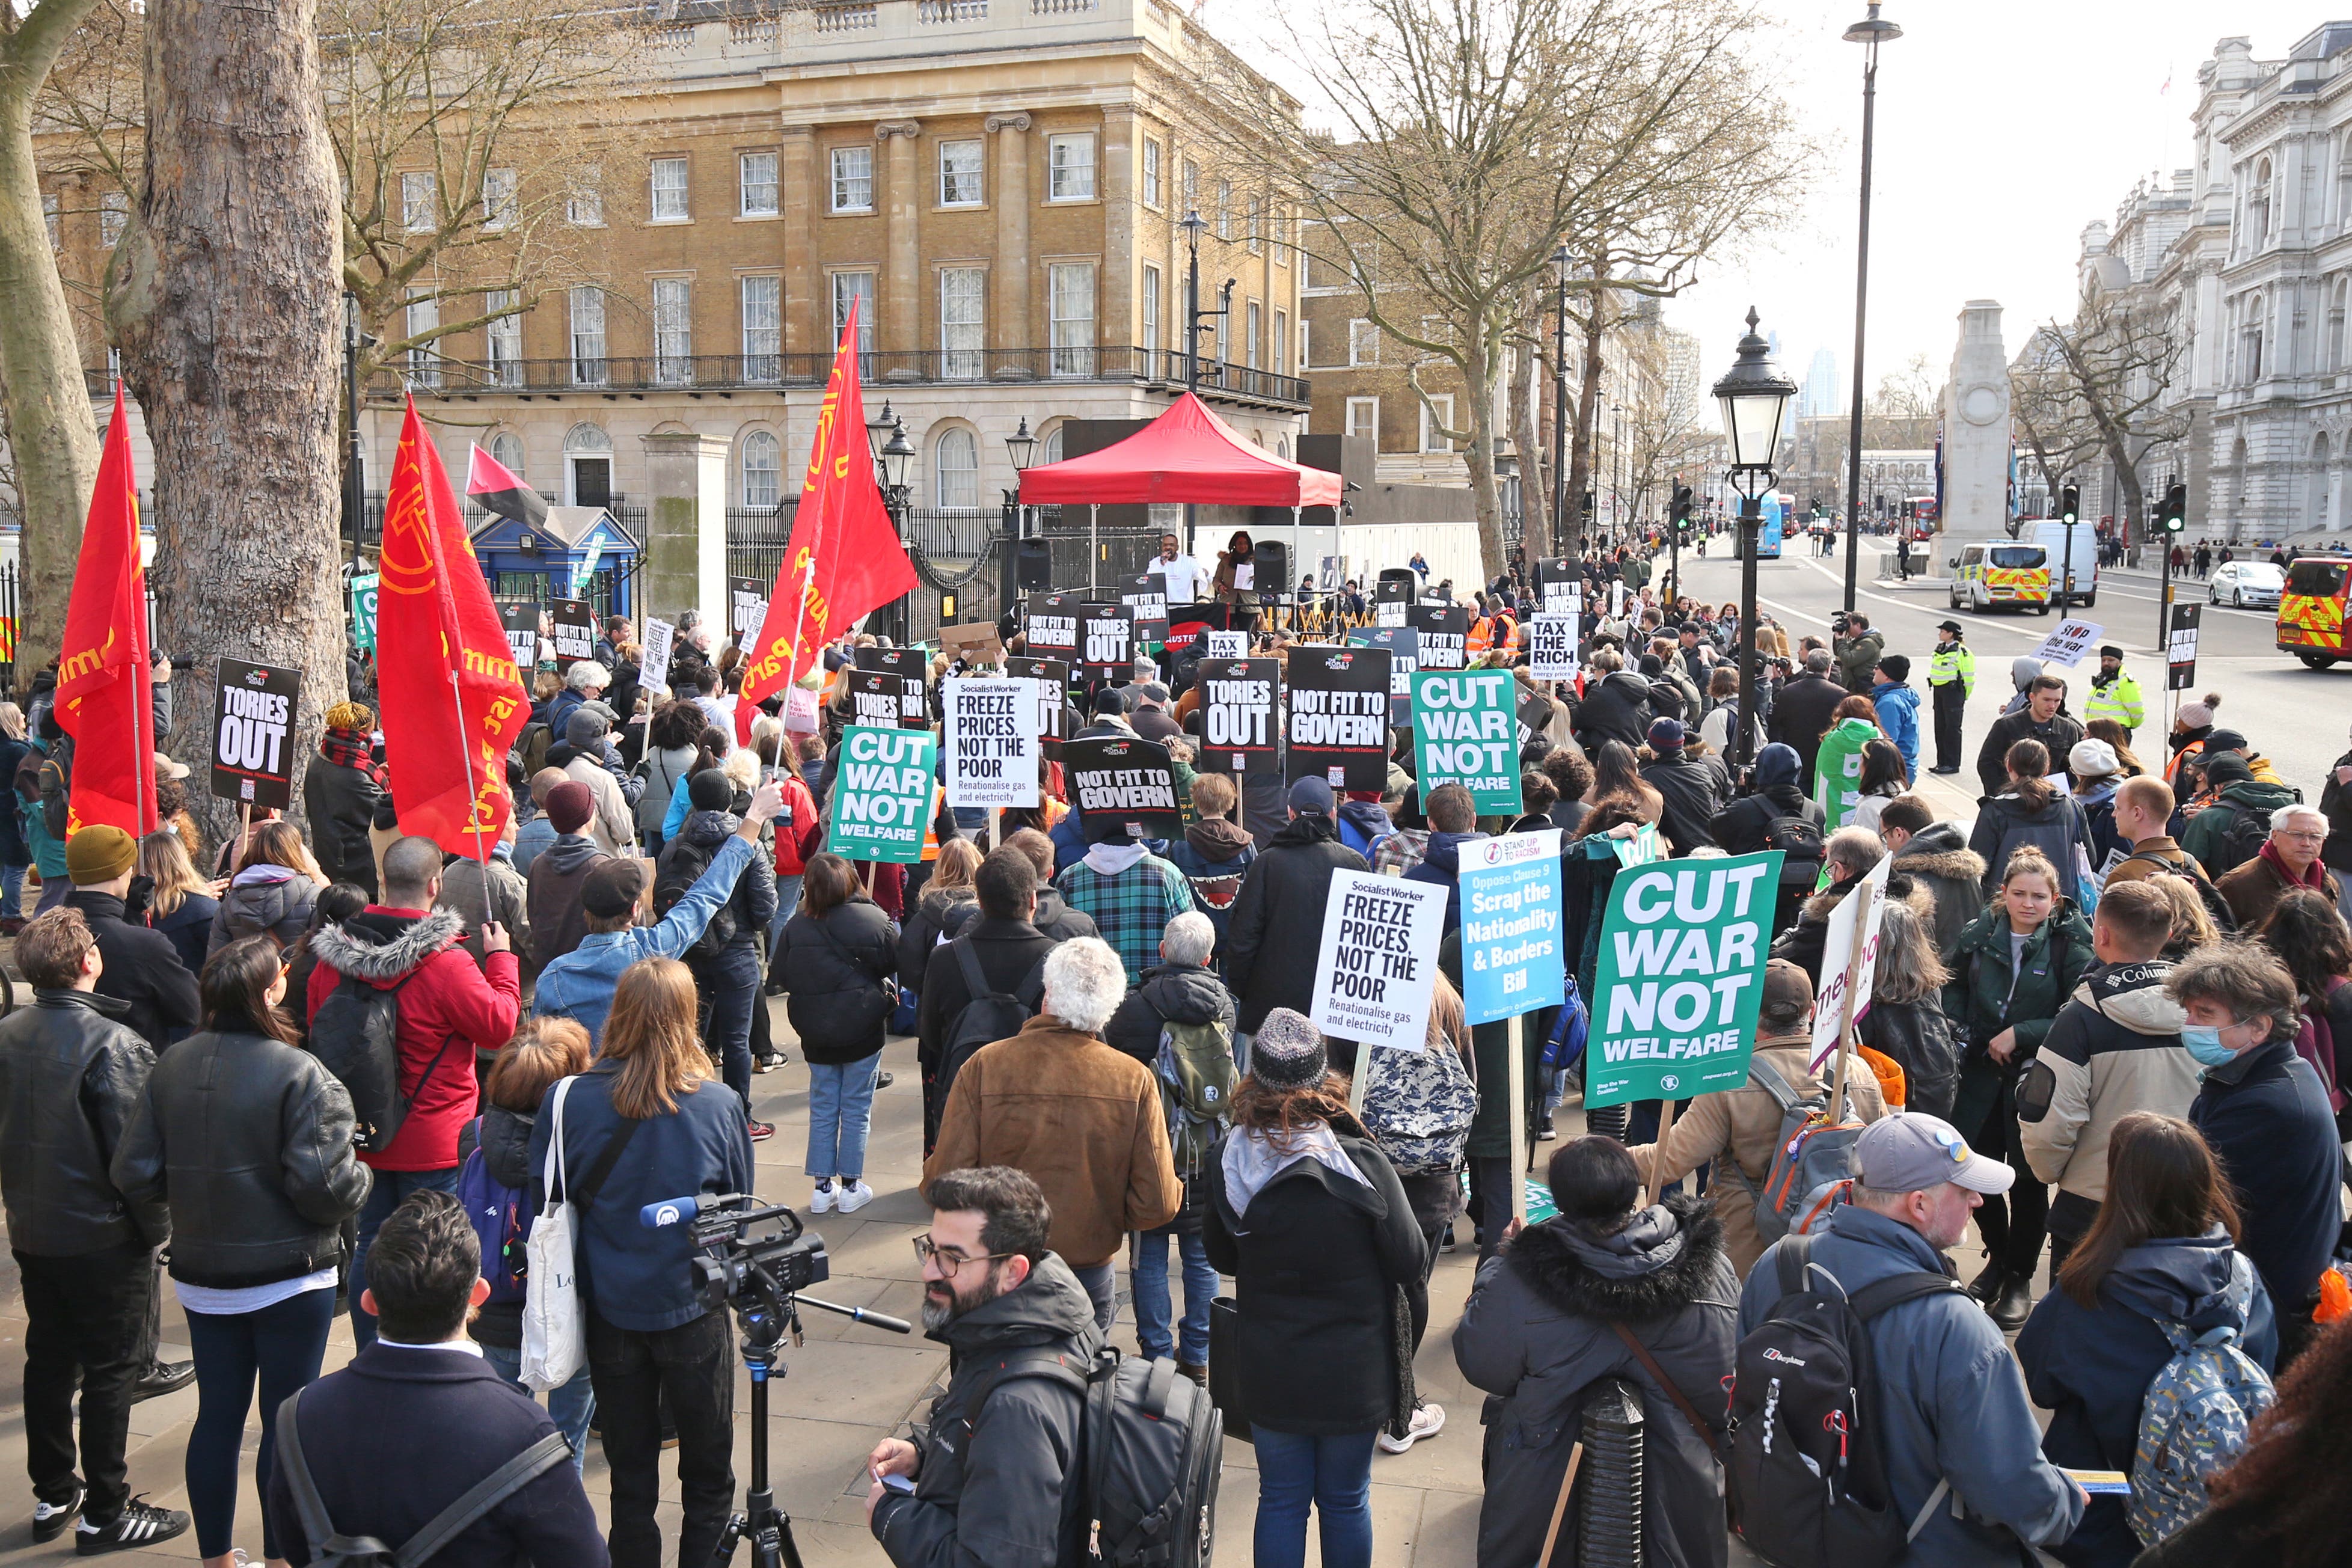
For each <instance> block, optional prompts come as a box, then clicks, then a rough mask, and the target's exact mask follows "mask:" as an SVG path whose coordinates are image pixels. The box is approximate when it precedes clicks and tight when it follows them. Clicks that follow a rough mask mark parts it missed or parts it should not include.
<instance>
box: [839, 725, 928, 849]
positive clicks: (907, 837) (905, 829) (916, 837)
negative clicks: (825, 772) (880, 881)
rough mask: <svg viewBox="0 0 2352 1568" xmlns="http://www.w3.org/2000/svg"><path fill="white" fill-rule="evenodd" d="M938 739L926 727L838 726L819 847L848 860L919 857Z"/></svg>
mask: <svg viewBox="0 0 2352 1568" xmlns="http://www.w3.org/2000/svg"><path fill="white" fill-rule="evenodd" d="M938 744H939V742H937V741H936V740H934V739H933V738H932V736H931V732H930V731H928V730H885V729H880V728H877V727H873V726H869V725H865V724H853V725H851V726H850V727H849V728H848V729H847V730H845V731H842V737H841V773H840V779H839V782H837V783H836V784H835V785H834V791H833V793H834V800H833V826H832V828H831V830H830V831H829V832H828V833H827V834H826V835H825V841H824V847H826V848H827V849H829V850H831V851H832V852H833V853H835V855H838V856H841V857H842V858H844V859H848V860H887V861H893V862H896V863H898V864H899V865H912V864H913V863H914V862H916V861H918V860H919V859H921V858H923V829H924V827H925V826H928V825H929V822H930V818H931V789H932V784H931V770H932V767H933V765H934V764H935V763H936V761H937V752H936V748H937V747H938Z"/></svg>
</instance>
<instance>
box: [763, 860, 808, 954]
mask: <svg viewBox="0 0 2352 1568" xmlns="http://www.w3.org/2000/svg"><path fill="white" fill-rule="evenodd" d="M800 907H801V873H799V872H794V873H793V875H791V876H789V877H786V876H782V875H779V876H778V877H777V878H776V918H775V919H774V920H772V921H769V922H768V961H769V963H774V962H775V953H776V944H777V943H778V942H782V941H783V940H784V922H785V921H789V920H791V919H792V918H793V910H797V909H799V908H800Z"/></svg>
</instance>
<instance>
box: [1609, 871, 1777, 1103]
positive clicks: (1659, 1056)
mask: <svg viewBox="0 0 2352 1568" xmlns="http://www.w3.org/2000/svg"><path fill="white" fill-rule="evenodd" d="M1779 889H1780V851H1779V850H1777V849H1768V850H1766V851H1764V852H1763V853H1762V854H1760V855H1738V856H1734V857H1732V858H1728V859H1723V860H1657V861H1653V862H1651V863H1650V864H1648V865H1646V866H1634V867H1628V868H1626V869H1624V870H1622V871H1621V872H1619V873H1618V874H1617V878H1616V880H1615V881H1613V882H1612V883H1611V884H1610V889H1609V910H1608V915H1607V918H1606V921H1604V923H1603V924H1602V926H1601V962H1600V965H1599V968H1598V971H1597V972H1596V973H1595V975H1594V984H1593V988H1592V996H1593V1002H1594V1013H1593V1018H1592V1034H1591V1043H1590V1044H1589V1045H1588V1046H1587V1047H1586V1051H1585V1058H1584V1061H1585V1068H1584V1103H1585V1104H1586V1105H1588V1106H1602V1105H1620V1104H1622V1103H1624V1102H1625V1101H1627V1100H1660V1099H1666V1100H1686V1099H1688V1098H1690V1097H1691V1096H1692V1095H1697V1094H1710V1093H1713V1092H1715V1091H1717V1090H1718V1089H1738V1087H1739V1086H1740V1085H1741V1084H1743V1083H1745V1082H1746V1081H1747V1080H1748V1058H1749V1056H1751V1055H1752V1054H1753V1053H1754V1051H1755V1048H1756V1015H1757V1013H1758V1011H1759V1009H1760V1008H1761V1007H1762V1005H1763V1002H1764V962H1765V959H1766V957H1767V956H1768V955H1767V952H1766V949H1767V947H1768V945H1769V941H1768V939H1769V936H1770V934H1771V924H1772V901H1773V899H1774V896H1775V895H1776V894H1777V893H1778V891H1779Z"/></svg>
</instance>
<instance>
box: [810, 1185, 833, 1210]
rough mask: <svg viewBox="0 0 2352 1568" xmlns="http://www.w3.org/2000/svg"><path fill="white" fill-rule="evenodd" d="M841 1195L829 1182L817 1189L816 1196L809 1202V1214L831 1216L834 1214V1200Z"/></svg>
mask: <svg viewBox="0 0 2352 1568" xmlns="http://www.w3.org/2000/svg"><path fill="white" fill-rule="evenodd" d="M839 1195H840V1194H839V1192H838V1190H837V1189H836V1188H835V1186H834V1185H833V1184H832V1183H830V1182H827V1183H826V1184H824V1185H823V1186H820V1187H819V1188H817V1190H816V1192H815V1194H814V1195H813V1196H811V1197H810V1199H809V1201H808V1212H809V1213H811V1214H831V1213H832V1212H833V1202H834V1199H835V1198H836V1197H838V1196H839Z"/></svg>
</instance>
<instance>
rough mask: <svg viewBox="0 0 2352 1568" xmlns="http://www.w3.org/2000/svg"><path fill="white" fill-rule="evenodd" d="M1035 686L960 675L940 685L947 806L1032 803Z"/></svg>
mask: <svg viewBox="0 0 2352 1568" xmlns="http://www.w3.org/2000/svg"><path fill="white" fill-rule="evenodd" d="M1040 684H1042V683H1041V682H1038V681H1034V680H1008V679H995V678H992V677H986V676H961V675H960V676H950V678H948V679H945V680H942V681H940V705H941V708H942V710H943V711H944V713H945V717H946V720H947V726H946V730H945V742H944V743H945V745H946V746H947V786H948V804H949V805H952V806H992V805H1036V804H1037V732H1038V728H1039V726H1038V723H1037V717H1038V715H1037V701H1038V697H1037V688H1038V686H1039V685H1040Z"/></svg>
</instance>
